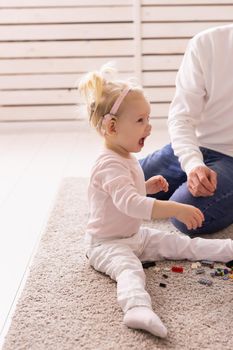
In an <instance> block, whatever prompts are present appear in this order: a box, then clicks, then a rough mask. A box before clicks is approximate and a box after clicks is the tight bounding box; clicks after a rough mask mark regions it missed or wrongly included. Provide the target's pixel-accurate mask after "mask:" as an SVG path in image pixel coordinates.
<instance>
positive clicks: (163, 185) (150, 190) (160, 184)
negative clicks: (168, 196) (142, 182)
mask: <svg viewBox="0 0 233 350" xmlns="http://www.w3.org/2000/svg"><path fill="white" fill-rule="evenodd" d="M160 191H164V192H167V191H168V182H167V180H166V179H165V178H164V177H163V176H161V175H157V176H153V177H151V178H150V179H149V180H147V181H146V193H147V194H154V193H158V192H160Z"/></svg>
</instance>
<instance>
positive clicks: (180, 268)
mask: <svg viewBox="0 0 233 350" xmlns="http://www.w3.org/2000/svg"><path fill="white" fill-rule="evenodd" d="M172 271H173V272H178V273H183V271H184V269H183V267H182V266H172Z"/></svg>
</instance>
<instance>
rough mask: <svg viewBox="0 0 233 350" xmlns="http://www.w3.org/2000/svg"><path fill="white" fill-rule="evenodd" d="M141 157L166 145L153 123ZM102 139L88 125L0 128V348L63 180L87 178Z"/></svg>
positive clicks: (161, 126) (162, 130)
mask: <svg viewBox="0 0 233 350" xmlns="http://www.w3.org/2000/svg"><path fill="white" fill-rule="evenodd" d="M152 126H153V129H152V134H151V136H150V138H148V139H147V141H146V145H145V147H144V149H143V150H142V152H141V153H140V154H138V155H137V157H138V158H140V157H143V156H144V155H146V154H148V153H150V152H152V151H154V150H155V149H158V148H160V147H161V146H163V145H165V144H166V143H167V142H168V141H169V138H168V133H167V128H166V122H165V121H164V120H157V121H156V120H154V121H153V123H152ZM100 147H101V138H100V137H99V136H98V135H97V134H96V132H95V131H94V130H91V128H90V127H89V125H88V124H87V123H86V122H27V123H2V124H0V279H1V287H0V332H1V335H0V347H1V346H2V343H3V339H4V336H5V334H6V332H7V329H8V327H9V325H10V321H11V317H12V314H13V312H14V309H15V305H16V303H17V300H18V298H19V296H20V293H21V291H22V289H23V286H24V283H25V280H26V277H27V274H28V270H29V266H30V263H31V261H32V258H33V255H34V254H35V252H36V248H37V246H38V243H39V240H40V237H41V235H42V233H43V231H44V230H45V227H46V223H47V220H48V217H49V215H50V212H51V210H52V208H53V204H54V200H55V196H56V194H57V191H58V189H59V185H60V183H61V180H62V179H63V178H64V177H70V176H72V177H73V176H75V177H77V176H78V177H87V176H88V175H89V172H90V168H91V166H92V163H93V160H94V159H95V158H96V156H97V154H98V152H99V150H100Z"/></svg>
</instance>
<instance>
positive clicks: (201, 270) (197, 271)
mask: <svg viewBox="0 0 233 350" xmlns="http://www.w3.org/2000/svg"><path fill="white" fill-rule="evenodd" d="M202 273H205V270H204V269H197V270H196V275H200V274H202Z"/></svg>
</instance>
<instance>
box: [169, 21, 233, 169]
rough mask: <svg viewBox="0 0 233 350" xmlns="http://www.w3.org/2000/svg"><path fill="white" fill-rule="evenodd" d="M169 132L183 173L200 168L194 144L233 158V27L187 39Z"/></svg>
mask: <svg viewBox="0 0 233 350" xmlns="http://www.w3.org/2000/svg"><path fill="white" fill-rule="evenodd" d="M168 128H169V133H170V137H171V142H172V147H173V149H174V151H175V154H176V155H177V156H178V158H179V161H180V163H181V167H182V169H183V170H184V171H185V172H186V173H187V174H188V173H189V172H190V171H191V170H192V169H193V168H194V167H195V166H197V165H203V157H202V154H201V152H200V150H199V146H204V147H207V148H210V149H213V150H215V151H218V152H221V153H224V154H226V155H229V156H233V25H232V24H231V25H226V26H221V27H216V28H212V29H209V30H206V31H203V32H201V33H199V34H198V35H196V36H195V37H194V38H193V39H192V40H190V42H189V45H188V48H187V50H186V53H185V55H184V58H183V61H182V64H181V66H180V69H179V72H178V74H177V78H176V93H175V96H174V99H173V101H172V103H171V106H170V110H169V117H168Z"/></svg>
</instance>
